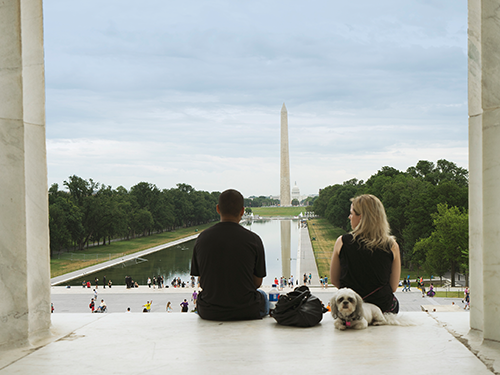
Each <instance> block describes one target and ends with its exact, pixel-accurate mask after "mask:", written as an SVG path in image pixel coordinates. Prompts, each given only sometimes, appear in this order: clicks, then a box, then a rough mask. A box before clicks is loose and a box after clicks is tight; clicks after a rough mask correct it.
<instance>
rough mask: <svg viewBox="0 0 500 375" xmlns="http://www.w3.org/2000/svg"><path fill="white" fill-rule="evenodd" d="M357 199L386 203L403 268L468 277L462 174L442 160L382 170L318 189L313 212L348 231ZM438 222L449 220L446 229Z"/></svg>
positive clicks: (464, 174)
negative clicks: (372, 198) (374, 198)
mask: <svg viewBox="0 0 500 375" xmlns="http://www.w3.org/2000/svg"><path fill="white" fill-rule="evenodd" d="M361 194H373V195H375V196H377V197H378V198H379V199H380V200H381V201H382V203H383V204H384V206H385V209H386V212H387V217H388V220H389V224H390V226H391V230H392V234H393V235H394V236H395V237H396V239H397V241H398V243H399V245H400V249H401V258H402V261H403V265H404V266H406V267H409V268H410V269H411V268H413V267H415V266H419V267H423V268H424V269H426V270H427V271H428V272H432V273H434V274H436V275H439V276H441V275H443V274H444V273H445V272H447V271H449V270H451V271H452V273H454V272H455V271H456V270H458V269H462V270H463V271H465V272H467V269H466V268H467V261H466V257H467V256H468V251H467V247H468V246H467V241H468V239H467V238H468V237H467V235H468V226H467V220H466V218H467V210H468V172H467V170H466V169H464V168H460V167H458V166H457V165H456V164H455V163H453V162H450V161H447V160H444V159H442V160H438V161H437V162H436V163H435V164H434V163H433V162H430V161H426V160H421V161H419V162H418V163H417V165H415V166H414V167H409V168H408V169H407V170H406V171H405V172H403V171H399V170H397V169H395V168H392V167H387V166H386V167H383V168H382V169H380V170H379V171H378V172H377V173H376V174H374V175H372V176H371V177H370V178H369V179H368V180H367V181H366V182H364V181H358V180H357V179H352V180H349V181H345V182H344V183H342V184H336V185H332V186H328V187H326V188H324V189H322V190H321V192H320V195H319V197H318V198H317V199H316V200H315V201H314V206H313V208H314V212H315V213H316V214H317V215H319V216H322V217H325V218H326V219H327V220H328V221H329V222H330V223H332V224H333V225H334V226H336V227H339V228H342V229H344V230H346V231H347V230H351V228H350V222H349V220H348V216H349V209H350V205H351V202H350V198H352V197H355V196H357V195H361ZM442 217H447V218H448V221H449V223H448V224H447V226H446V225H442V223H441V222H442V221H443V220H444V219H443V218H442ZM464 217H465V219H464ZM445 221H446V220H445ZM452 222H453V224H452ZM452 231H454V234H453V235H452V234H450V233H451V232H452ZM459 232H460V236H458V233H459ZM429 238H430V239H429ZM422 241H423V242H422ZM417 243H418V245H417V246H416V244H417ZM451 249H453V251H452V250H451ZM438 260H439V261H438ZM452 276H453V275H452ZM452 280H453V281H454V277H452Z"/></svg>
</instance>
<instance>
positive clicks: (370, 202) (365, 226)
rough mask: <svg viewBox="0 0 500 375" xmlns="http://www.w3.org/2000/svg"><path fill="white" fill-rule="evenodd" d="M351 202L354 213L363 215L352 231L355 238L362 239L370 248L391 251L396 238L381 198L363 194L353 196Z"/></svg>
mask: <svg viewBox="0 0 500 375" xmlns="http://www.w3.org/2000/svg"><path fill="white" fill-rule="evenodd" d="M351 202H352V209H353V211H354V213H356V214H357V215H361V220H360V222H359V224H358V225H357V226H356V228H353V229H352V232H351V234H352V235H353V237H354V239H355V240H356V239H357V240H361V241H362V242H363V243H364V244H365V245H366V247H367V248H368V249H369V250H373V249H375V248H381V249H383V250H386V251H391V247H392V245H393V244H394V242H395V238H394V236H391V228H390V227H389V222H388V221H387V215H386V214H385V209H384V205H383V204H382V202H381V201H380V199H378V198H377V197H376V196H374V195H371V194H363V195H360V196H358V197H355V198H351Z"/></svg>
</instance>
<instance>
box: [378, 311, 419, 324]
mask: <svg viewBox="0 0 500 375" xmlns="http://www.w3.org/2000/svg"><path fill="white" fill-rule="evenodd" d="M384 318H385V321H386V324H387V325H390V326H406V327H408V326H413V325H415V324H414V323H413V322H412V321H411V320H410V319H409V318H408V316H405V315H401V314H399V315H398V314H392V313H384Z"/></svg>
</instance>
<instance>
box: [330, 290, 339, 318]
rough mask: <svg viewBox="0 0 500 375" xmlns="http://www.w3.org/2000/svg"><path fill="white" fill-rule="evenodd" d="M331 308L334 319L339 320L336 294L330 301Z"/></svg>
mask: <svg viewBox="0 0 500 375" xmlns="http://www.w3.org/2000/svg"><path fill="white" fill-rule="evenodd" d="M330 308H331V309H332V316H333V319H337V318H338V313H339V309H338V308H337V294H336V293H335V294H334V295H333V297H332V299H331V300H330Z"/></svg>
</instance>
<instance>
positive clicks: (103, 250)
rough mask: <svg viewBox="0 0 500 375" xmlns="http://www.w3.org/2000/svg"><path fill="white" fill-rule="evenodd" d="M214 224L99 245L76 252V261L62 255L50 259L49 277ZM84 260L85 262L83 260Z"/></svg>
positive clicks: (136, 250)
mask: <svg viewBox="0 0 500 375" xmlns="http://www.w3.org/2000/svg"><path fill="white" fill-rule="evenodd" d="M215 223H217V222H213V223H210V224H203V225H198V226H195V227H190V228H182V229H178V230H175V231H172V232H164V233H160V234H154V235H152V236H148V237H140V238H134V239H131V240H128V241H116V242H111V244H110V245H105V246H104V245H100V246H95V247H91V248H89V249H85V250H82V251H76V254H77V256H76V257H77V260H70V259H68V258H69V257H68V254H62V255H61V257H60V259H56V257H54V258H51V259H50V277H56V276H60V275H64V274H65V273H68V272H73V271H77V270H80V269H82V268H85V267H89V266H93V265H94V264H98V263H103V262H106V261H108V260H111V259H115V258H119V257H121V256H123V255H128V254H133V253H136V252H138V251H142V250H145V249H148V248H150V247H154V246H158V245H162V244H164V243H167V242H171V241H176V240H179V239H181V238H185V237H188V236H191V235H193V234H196V233H198V232H201V231H202V230H204V229H206V228H209V227H211V226H212V225H214V224H215ZM74 253H75V252H74ZM84 258H85V260H83V259H84Z"/></svg>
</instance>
